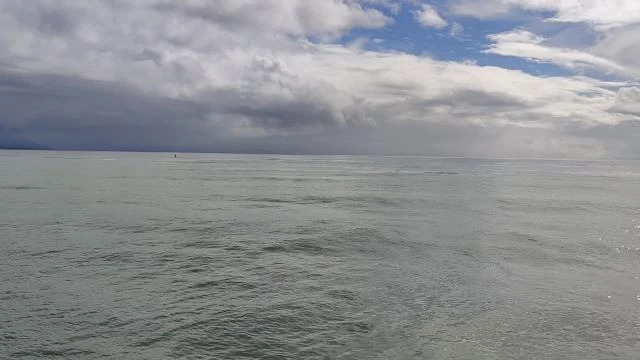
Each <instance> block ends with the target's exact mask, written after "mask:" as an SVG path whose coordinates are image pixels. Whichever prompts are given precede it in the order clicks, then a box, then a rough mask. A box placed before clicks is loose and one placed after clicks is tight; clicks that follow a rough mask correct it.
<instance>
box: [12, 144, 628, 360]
mask: <svg viewBox="0 0 640 360" xmlns="http://www.w3.org/2000/svg"><path fill="white" fill-rule="evenodd" d="M0 169H2V171H1V172H0V246H1V252H0V308H1V309H0V310H1V311H0V358H3V359H5V358H6V359H20V358H25V359H26V358H34V359H35V358H39V359H40V358H45V359H46V358H60V359H63V358H64V359H73V358H78V359H94V358H114V359H159V358H184V359H208V358H211V359H637V358H640V280H639V276H640V250H639V249H638V248H639V247H640V195H639V194H640V164H638V163H634V162H579V161H489V160H482V161H481V160H462V159H457V160H454V159H448V160H447V159H428V158H399V157H391V158H382V157H289V156H277V157H272V156H239V155H180V156H179V157H178V158H177V159H173V158H171V157H170V156H169V155H168V154H123V153H66V152H0Z"/></svg>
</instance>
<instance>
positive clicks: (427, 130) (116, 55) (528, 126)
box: [0, 0, 638, 156]
mask: <svg viewBox="0 0 640 360" xmlns="http://www.w3.org/2000/svg"><path fill="white" fill-rule="evenodd" d="M393 3H395V2H377V1H355V0H348V1H347V0H344V1H339V0H318V1H294V0H278V1H276V0H272V1H269V0H263V1H257V0H256V1H251V0H246V1H238V2H227V1H203V0H189V1H182V2H174V1H168V0H140V1H137V2H133V3H132V2H130V1H124V0H111V1H105V2H94V3H90V4H89V3H85V2H76V1H71V0H59V1H57V2H51V1H44V0H33V1H30V2H28V3H24V2H22V3H18V2H10V1H4V2H3V1H0V30H1V31H0V46H1V47H2V48H3V51H2V52H1V53H0V129H4V130H3V131H10V132H11V134H13V135H15V136H18V137H21V138H24V139H26V140H28V141H33V142H36V143H39V144H42V145H44V146H49V147H56V148H73V149H86V148H100V149H121V150H126V149H138V150H163V149H167V150H169V149H170V150H180V149H181V150H191V151H240V152H287V153H387V154H403V153H408V154H432V155H465V156H505V155H514V154H517V155H518V156H527V154H529V155H531V154H534V155H536V156H569V155H572V156H616V154H617V153H616V151H619V149H621V148H620V147H619V146H618V144H617V143H616V144H615V146H613V145H612V146H611V147H610V146H609V144H613V143H614V142H613V141H612V140H611V139H610V138H609V137H602V138H598V137H597V136H596V135H594V134H591V133H585V132H584V131H583V130H584V129H588V128H604V127H607V128H618V127H622V126H626V125H625V124H626V123H628V122H634V121H637V114H636V112H635V108H634V107H633V101H634V100H633V99H635V98H634V97H633V96H634V95H633V94H634V93H633V92H634V91H636V90H637V89H638V86H637V84H634V83H630V82H618V83H616V84H612V83H604V82H602V81H598V80H596V79H590V78H587V77H542V76H533V75H531V74H527V73H524V72H521V71H516V70H509V69H503V68H499V67H491V66H479V65H477V64H476V63H474V62H466V63H460V62H448V61H437V60H434V59H432V58H430V57H427V56H419V55H413V54H407V53H402V52H394V51H368V50H365V49H362V48H358V47H353V46H348V45H342V44H340V43H339V42H336V41H334V40H335V39H336V38H339V37H340V36H342V35H343V34H345V33H347V32H349V31H350V30H353V29H356V28H377V27H381V26H386V25H389V24H391V23H392V21H393V20H392V19H391V18H389V17H388V15H385V14H384V13H383V11H382V10H380V8H381V7H385V6H387V5H389V4H393ZM385 4H386V5H385ZM423 10H424V8H423ZM324 13H331V14H332V16H319V15H318V14H324ZM436 14H437V12H436ZM443 21H444V20H443ZM494 40H495V44H496V45H498V44H500V45H501V46H503V45H505V44H507V45H508V44H517V45H518V46H520V45H522V44H529V45H536V46H540V47H546V46H545V45H544V39H543V38H541V37H537V36H535V35H533V34H531V33H528V34H527V33H512V34H508V33H505V34H502V35H500V36H498V35H496V37H495V38H494ZM502 49H504V48H502ZM556 50H557V49H552V51H556ZM518 56H525V57H530V58H531V59H537V60H539V61H553V62H558V63H559V62H561V61H567V62H568V63H571V62H573V63H576V64H577V63H578V62H580V60H579V59H577V58H575V57H569V59H565V60H563V59H562V58H561V57H559V56H558V55H556V54H555V53H554V54H553V56H552V55H547V54H544V56H543V55H536V56H533V54H532V53H528V54H519V55H518ZM572 56H573V55H572ZM588 60H589V61H585V60H582V62H583V63H586V64H587V65H588V66H595V67H606V66H605V65H603V64H605V63H603V64H600V63H598V62H596V61H593V59H590V58H589V59H588ZM531 89H536V91H531ZM621 89H625V90H621Z"/></svg>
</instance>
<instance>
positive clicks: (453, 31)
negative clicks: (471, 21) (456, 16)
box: [449, 23, 464, 38]
mask: <svg viewBox="0 0 640 360" xmlns="http://www.w3.org/2000/svg"><path fill="white" fill-rule="evenodd" d="M463 33H464V26H462V25H460V24H459V23H453V24H451V28H450V29H449V35H450V36H452V37H454V38H457V37H460V36H461V35H462V34H463Z"/></svg>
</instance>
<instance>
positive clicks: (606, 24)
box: [451, 0, 640, 30]
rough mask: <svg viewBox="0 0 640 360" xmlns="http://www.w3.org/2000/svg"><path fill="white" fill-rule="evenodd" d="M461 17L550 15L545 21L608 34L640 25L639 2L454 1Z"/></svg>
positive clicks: (557, 0)
mask: <svg viewBox="0 0 640 360" xmlns="http://www.w3.org/2000/svg"><path fill="white" fill-rule="evenodd" d="M451 9H452V10H453V12H454V13H456V14H458V15H461V16H469V17H476V18H480V19H489V18H495V17H504V16H506V15H508V14H510V13H511V12H512V11H514V10H516V9H521V10H525V11H535V12H551V13H554V14H555V15H554V16H550V17H548V18H547V21H552V22H564V23H580V22H584V23H588V24H591V25H592V26H594V27H595V28H596V29H599V30H607V29H612V28H615V27H620V26H625V25H629V24H633V23H637V22H639V21H640V2H638V1H636V0H615V1H606V0H604V1H603V0H483V1H478V0H457V1H454V2H453V3H452V4H451Z"/></svg>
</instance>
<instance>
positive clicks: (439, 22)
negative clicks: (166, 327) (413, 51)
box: [414, 4, 448, 29]
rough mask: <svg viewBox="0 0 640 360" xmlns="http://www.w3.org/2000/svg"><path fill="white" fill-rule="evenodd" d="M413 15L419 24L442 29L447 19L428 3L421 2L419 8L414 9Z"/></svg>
mask: <svg viewBox="0 0 640 360" xmlns="http://www.w3.org/2000/svg"><path fill="white" fill-rule="evenodd" d="M414 17H415V19H416V21H417V22H419V23H420V25H422V26H425V27H432V28H436V29H442V28H444V27H446V26H447V25H448V23H447V21H446V20H444V19H443V18H442V17H441V16H440V14H438V10H437V9H436V8H435V7H434V6H432V5H428V4H423V5H422V8H421V9H420V10H416V11H414Z"/></svg>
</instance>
